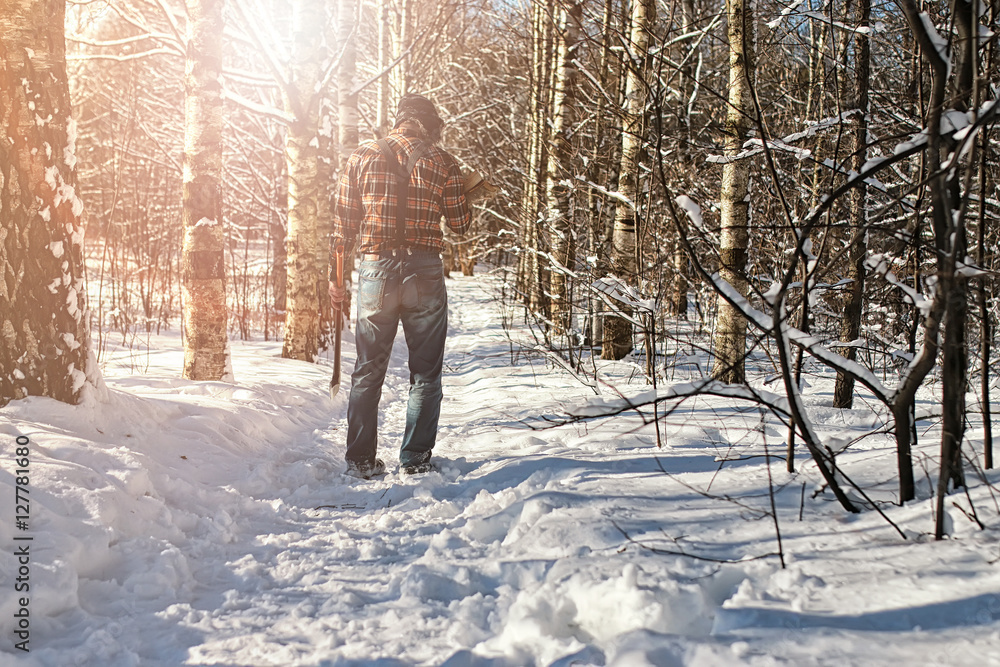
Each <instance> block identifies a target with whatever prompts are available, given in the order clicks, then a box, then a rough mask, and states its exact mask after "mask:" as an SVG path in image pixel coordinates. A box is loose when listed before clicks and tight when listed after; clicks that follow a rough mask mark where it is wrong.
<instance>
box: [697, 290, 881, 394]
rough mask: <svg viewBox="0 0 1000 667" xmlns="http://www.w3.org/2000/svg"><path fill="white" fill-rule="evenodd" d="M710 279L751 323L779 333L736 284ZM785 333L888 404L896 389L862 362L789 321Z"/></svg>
mask: <svg viewBox="0 0 1000 667" xmlns="http://www.w3.org/2000/svg"><path fill="white" fill-rule="evenodd" d="M710 280H711V282H712V285H713V287H715V289H716V291H717V292H718V293H719V294H721V295H722V296H723V298H725V299H726V301H728V302H729V303H731V304H732V305H733V307H735V308H736V309H737V310H739V311H740V313H741V314H742V315H743V316H744V317H745V318H746V319H747V321H748V322H750V323H751V324H753V325H754V326H755V327H757V328H758V329H760V330H761V331H763V332H765V333H767V334H771V335H773V334H774V333H775V330H774V318H772V317H771V316H770V315H767V314H766V313H763V312H761V311H760V310H758V309H756V308H754V307H753V306H751V305H750V302H749V301H747V299H746V297H744V296H743V295H742V294H740V293H739V292H738V291H737V290H736V288H735V287H733V286H732V285H730V284H729V283H728V282H727V281H726V280H724V279H723V278H722V277H721V276H720V275H719V274H718V273H713V274H712V275H711V278H710ZM782 333H783V334H784V335H785V336H787V337H788V340H789V341H791V342H793V343H795V344H796V345H798V346H799V347H801V348H802V349H803V350H805V351H806V352H808V353H809V354H811V355H812V356H813V357H815V358H816V359H818V360H819V361H821V362H822V363H824V364H825V365H826V366H829V367H830V368H833V369H834V370H839V371H843V372H845V373H848V374H850V375H853V376H854V377H856V378H857V379H858V381H859V382H861V383H862V384H863V385H865V386H866V387H868V389H869V390H871V392H872V393H873V394H875V395H876V396H877V397H878V398H879V400H881V401H883V402H885V403H889V402H890V396H891V395H892V392H890V391H889V389H888V388H886V387H885V385H883V384H882V382H881V381H880V380H879V379H878V378H877V377H876V376H875V374H874V373H872V372H871V371H870V370H868V369H867V368H865V367H864V366H862V365H861V364H859V363H858V362H856V361H852V360H850V359H848V358H846V357H844V356H841V355H840V354H837V353H836V352H834V351H833V350H831V349H830V348H829V347H827V346H826V345H825V344H824V342H823V340H822V339H821V338H819V337H818V336H815V335H813V334H809V333H806V332H804V331H802V330H801V329H797V328H795V327H792V326H788V325H787V323H785V326H783V327H782ZM779 344H780V341H779Z"/></svg>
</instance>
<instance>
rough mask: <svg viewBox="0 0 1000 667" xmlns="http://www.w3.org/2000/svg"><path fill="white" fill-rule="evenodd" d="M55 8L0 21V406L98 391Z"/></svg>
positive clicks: (59, 1)
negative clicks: (33, 398)
mask: <svg viewBox="0 0 1000 667" xmlns="http://www.w3.org/2000/svg"><path fill="white" fill-rule="evenodd" d="M65 8H66V3H65V1H64V0H32V1H30V2H18V3H6V2H5V3H3V10H2V12H0V271H2V274H3V275H2V276H0V338H2V341H3V343H2V345H0V405H4V404H6V403H8V402H9V401H11V400H15V399H19V398H24V397H26V396H48V397H50V398H54V399H57V400H60V401H64V402H66V403H77V402H79V401H80V400H81V398H82V397H83V395H84V391H85V388H86V387H101V386H102V382H101V379H100V375H99V371H98V370H97V368H96V366H97V364H96V360H95V359H94V357H93V355H92V354H91V351H90V334H89V330H88V327H89V323H88V315H87V311H86V293H85V290H84V284H83V253H82V244H83V225H82V222H81V216H82V214H83V203H82V202H81V201H80V199H79V198H78V197H77V195H76V189H75V186H76V174H75V169H76V154H75V135H76V127H75V124H74V122H73V120H72V117H71V115H70V99H69V86H68V82H67V77H66V44H65V39H64V31H65Z"/></svg>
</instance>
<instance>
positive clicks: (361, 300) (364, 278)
mask: <svg viewBox="0 0 1000 667" xmlns="http://www.w3.org/2000/svg"><path fill="white" fill-rule="evenodd" d="M385 285H386V275H385V272H384V271H365V270H362V271H361V272H360V275H359V276H358V308H359V309H360V311H361V312H362V313H364V312H368V313H372V312H376V311H379V310H381V309H382V302H383V300H384V299H385Z"/></svg>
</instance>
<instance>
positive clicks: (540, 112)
mask: <svg viewBox="0 0 1000 667" xmlns="http://www.w3.org/2000/svg"><path fill="white" fill-rule="evenodd" d="M553 11H554V4H553V0H546V1H545V3H544V4H543V3H542V2H538V3H535V4H534V5H533V10H532V55H531V78H530V80H529V86H528V89H529V93H528V95H529V97H528V107H529V108H528V111H529V117H528V131H527V136H528V164H527V169H526V172H527V175H526V177H525V183H524V193H523V196H522V200H521V201H522V204H521V215H522V216H523V221H524V233H523V235H522V244H523V247H524V249H523V251H522V253H521V256H520V258H519V262H518V280H517V287H518V290H519V291H520V293H521V294H522V296H523V298H524V301H525V303H526V304H527V305H528V307H529V308H530V309H532V310H534V311H535V312H537V313H542V314H543V315H546V316H547V314H548V307H549V303H548V297H547V296H546V294H547V292H548V289H547V285H546V283H547V274H546V272H545V271H544V270H543V264H542V263H541V262H539V258H538V253H539V252H542V251H544V247H543V238H542V235H541V234H540V231H539V226H540V225H539V218H540V213H541V210H540V206H539V202H540V199H541V196H540V186H541V183H543V182H544V179H545V176H544V168H545V165H546V164H547V162H548V139H549V126H548V109H549V100H550V95H551V88H550V85H549V83H550V81H551V74H552V48H553V30H552V20H551V17H552V14H553Z"/></svg>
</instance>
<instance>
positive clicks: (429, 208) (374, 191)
mask: <svg viewBox="0 0 1000 667" xmlns="http://www.w3.org/2000/svg"><path fill="white" fill-rule="evenodd" d="M386 140H387V141H388V142H389V145H390V146H392V148H393V150H394V151H395V152H396V159H397V160H398V161H399V164H400V165H401V166H402V167H403V168H404V169H405V168H406V164H407V160H408V159H409V156H410V152H411V151H412V150H413V147H414V145H415V144H416V143H417V142H418V141H420V140H419V139H418V138H417V137H416V136H415V135H411V134H409V133H407V132H406V131H404V130H402V129H400V130H395V131H393V132H392V133H391V134H389V136H388V137H386ZM397 181H398V177H397V175H396V174H395V173H394V172H393V171H392V170H391V169H390V167H389V165H388V162H387V161H386V159H385V156H384V155H382V151H381V150H380V149H379V147H378V144H377V143H376V142H374V141H367V142H365V143H363V144H362V145H361V146H359V147H358V149H357V150H356V151H354V154H353V155H351V158H350V160H348V162H347V168H346V169H345V170H344V173H343V174H342V175H341V178H340V184H339V185H338V188H337V194H336V200H335V202H334V204H335V205H334V211H335V213H334V217H333V238H334V240H335V244H336V243H337V242H338V241H341V242H343V243H344V245H345V247H346V248H348V250H350V249H351V248H353V247H354V243H355V241H356V240H357V241H359V242H360V244H359V247H358V249H359V250H360V251H361V252H365V253H376V252H382V251H384V250H389V249H391V248H394V247H396V245H397V244H396V189H397ZM407 199H408V201H409V206H408V207H407V216H406V243H407V247H409V248H412V249H413V250H428V251H431V252H441V250H442V249H443V248H444V241H443V238H442V237H443V235H442V233H441V217H442V216H444V219H445V222H446V223H447V225H448V227H449V228H450V229H452V230H453V231H455V232H456V233H458V234H465V233H466V232H467V231H468V230H469V226H470V225H471V224H472V213H471V212H470V209H469V204H468V202H467V201H466V199H465V195H464V194H463V181H462V174H461V172H460V171H459V168H458V163H456V162H455V158H453V157H452V156H451V155H449V154H448V153H447V152H446V151H444V150H442V149H440V148H438V147H436V146H434V145H429V146H428V147H427V150H426V152H425V153H424V154H423V156H421V158H420V159H419V160H417V164H416V166H415V167H414V169H413V173H412V174H411V175H410V184H409V188H408V197H407ZM359 237H360V238H359Z"/></svg>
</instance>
